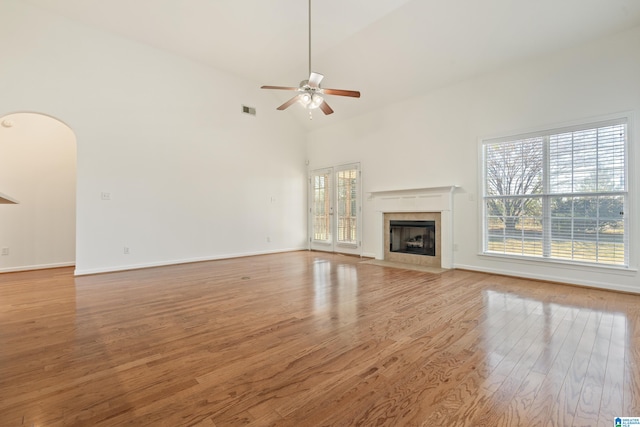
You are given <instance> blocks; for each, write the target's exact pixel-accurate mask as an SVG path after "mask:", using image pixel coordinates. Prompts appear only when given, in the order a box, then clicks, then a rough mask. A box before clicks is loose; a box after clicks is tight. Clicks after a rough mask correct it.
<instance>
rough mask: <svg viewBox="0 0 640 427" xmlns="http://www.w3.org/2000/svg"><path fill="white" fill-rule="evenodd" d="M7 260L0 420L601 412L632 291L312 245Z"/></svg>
mask: <svg viewBox="0 0 640 427" xmlns="http://www.w3.org/2000/svg"><path fill="white" fill-rule="evenodd" d="M72 274H73V271H72V269H70V268H62V269H54V270H39V271H35V272H19V273H5V274H0V425H2V426H5V425H7V426H13V425H16V426H21V425H25V426H26V425H29V426H31V425H46V426H64V425H91V426H121V425H131V426H146V425H149V426H156V425H171V426H192V425H198V426H228V425H254V426H270V425H273V426H296V427H297V426H315V425H339V426H348V425H367V426H368V425H389V426H401V425H409V426H414V425H424V426H435V425H438V426H439V425H456V426H474V427H476V426H483V425H487V426H489V425H490V426H519V425H521V426H541V425H547V424H549V425H603V426H604V425H611V424H612V420H613V418H614V417H615V416H619V415H637V414H636V413H635V412H636V411H640V402H639V400H640V381H639V380H638V378H640V364H639V363H640V310H639V309H638V307H639V306H640V295H624V294H618V293H614V292H607V291H599V290H593V289H583V288H578V287H570V286H563V285H558V284H552V283H545V282H539V281H531V280H526V279H519V278H513V277H504V276H494V275H490V274H484V273H475V272H470V271H455V270H452V271H447V272H444V273H442V274H430V273H425V272H418V271H410V270H402V269H394V268H388V267H380V266H375V265H370V264H365V263H361V262H360V259H359V258H356V257H351V256H342V255H335V254H325V253H316V252H291V253H285V254H277V255H266V256H257V257H250V258H240V259H230V260H220V261H214V262H203V263H195V264H183V265H176V266H167V267H160V268H152V269H145V270H136V271H128V272H117V273H109V274H101V275H95V276H85V277H77V278H75V277H73V275H72Z"/></svg>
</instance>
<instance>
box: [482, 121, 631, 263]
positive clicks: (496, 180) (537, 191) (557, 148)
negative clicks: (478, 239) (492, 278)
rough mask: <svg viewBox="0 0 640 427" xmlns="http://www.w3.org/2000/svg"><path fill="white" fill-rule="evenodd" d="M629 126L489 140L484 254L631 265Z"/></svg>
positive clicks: (485, 160)
mask: <svg viewBox="0 0 640 427" xmlns="http://www.w3.org/2000/svg"><path fill="white" fill-rule="evenodd" d="M626 141H627V121H626V119H621V120H615V121H609V122H602V123H595V124H590V125H585V126H579V127H572V128H565V129H556V130H553V131H548V132H540V133H534V134H528V135H525V136H515V137H511V138H501V139H493V140H486V141H483V147H482V148H483V179H484V194H483V200H484V226H483V229H484V239H483V240H484V249H483V251H484V253H489V254H508V255H519V256H527V257H539V258H542V259H557V260H565V261H576V262H586V263H594V264H609V265H620V266H627V265H628V263H629V254H628V229H629V227H628V224H627V219H626V218H628V217H629V215H628V214H627V213H626V212H625V208H626V207H627V206H628V201H627V197H628V189H627V177H626V152H627V142H626Z"/></svg>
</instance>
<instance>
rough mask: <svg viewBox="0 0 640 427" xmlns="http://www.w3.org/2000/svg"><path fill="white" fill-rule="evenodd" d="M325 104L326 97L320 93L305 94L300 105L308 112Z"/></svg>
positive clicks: (301, 96) (301, 97)
mask: <svg viewBox="0 0 640 427" xmlns="http://www.w3.org/2000/svg"><path fill="white" fill-rule="evenodd" d="M323 102H324V97H323V96H322V95H320V94H319V93H303V94H302V95H300V104H302V105H303V106H304V107H305V108H306V109H308V110H315V109H316V108H318V107H320V105H322V103H323Z"/></svg>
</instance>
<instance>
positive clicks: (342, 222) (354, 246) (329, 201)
mask: <svg viewBox="0 0 640 427" xmlns="http://www.w3.org/2000/svg"><path fill="white" fill-rule="evenodd" d="M309 184H310V188H309V194H310V199H311V200H310V209H309V216H310V220H309V223H310V242H311V249H313V250H321V251H330V252H341V253H350V254H359V253H360V229H361V227H360V225H361V224H360V222H361V221H360V214H361V212H360V211H361V207H360V165H359V164H358V163H354V164H349V165H343V166H338V167H335V168H326V169H318V170H315V171H312V172H311V176H310V178H309Z"/></svg>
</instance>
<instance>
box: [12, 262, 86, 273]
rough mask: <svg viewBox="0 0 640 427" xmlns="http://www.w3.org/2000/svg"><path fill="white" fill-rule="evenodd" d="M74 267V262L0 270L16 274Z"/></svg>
mask: <svg viewBox="0 0 640 427" xmlns="http://www.w3.org/2000/svg"><path fill="white" fill-rule="evenodd" d="M74 265H75V263H74V262H57V263H53V264H35V265H21V266H19V267H6V268H0V273H14V272H17V271H29V270H46V269H47V268H60V267H73V266H74Z"/></svg>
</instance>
